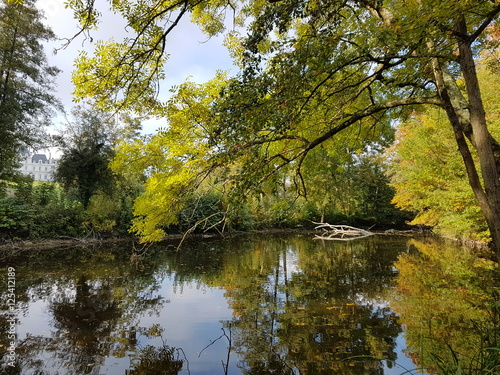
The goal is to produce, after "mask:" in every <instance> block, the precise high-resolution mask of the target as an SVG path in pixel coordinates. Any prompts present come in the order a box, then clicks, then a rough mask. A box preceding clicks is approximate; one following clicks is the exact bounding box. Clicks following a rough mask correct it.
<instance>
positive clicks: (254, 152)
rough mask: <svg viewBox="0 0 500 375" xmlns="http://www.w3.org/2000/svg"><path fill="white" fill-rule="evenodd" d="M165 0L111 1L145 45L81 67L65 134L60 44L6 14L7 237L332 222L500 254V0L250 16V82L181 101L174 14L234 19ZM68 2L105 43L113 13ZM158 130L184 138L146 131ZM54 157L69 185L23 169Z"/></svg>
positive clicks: (115, 46)
mask: <svg viewBox="0 0 500 375" xmlns="http://www.w3.org/2000/svg"><path fill="white" fill-rule="evenodd" d="M153 3H154V2H153ZM153 3H151V4H149V3H148V2H144V3H143V2H141V3H137V4H133V5H130V4H128V3H126V2H125V3H124V2H122V1H116V0H115V1H113V2H112V3H111V4H110V6H111V8H112V10H114V11H115V12H116V13H117V14H119V15H120V16H121V17H123V19H124V20H125V21H126V22H127V24H128V26H129V28H130V32H131V33H132V35H133V37H131V38H128V39H125V40H123V41H121V42H120V41H114V40H113V41H100V42H99V48H96V49H95V51H94V52H93V53H89V52H82V53H81V54H80V55H79V57H78V58H77V60H76V62H75V66H76V69H75V71H74V72H73V83H74V84H75V92H74V95H75V100H77V101H80V104H79V105H78V106H76V107H75V108H74V109H73V110H72V113H71V115H70V116H69V120H68V124H67V127H66V129H65V131H64V132H62V133H61V134H60V135H59V136H55V137H54V136H53V137H48V136H46V134H45V133H43V132H42V130H43V129H44V128H46V127H47V126H48V125H49V123H50V115H51V114H52V112H53V111H57V110H59V109H60V104H59V102H58V100H57V99H56V98H55V97H54V96H53V95H52V94H51V91H50V87H51V85H52V82H53V78H54V77H55V76H56V74H57V72H58V70H57V68H56V67H50V66H49V65H48V64H47V59H46V56H45V54H44V51H43V42H44V41H47V40H52V39H54V38H55V35H53V33H52V32H51V31H50V29H49V28H47V27H46V26H44V24H43V21H42V15H41V13H40V11H39V10H37V8H36V7H35V6H34V4H35V2H34V1H32V0H25V1H24V2H23V3H22V4H16V3H14V2H9V1H6V0H4V1H3V2H2V6H1V13H0V16H1V20H0V21H1V24H0V34H1V35H2V36H3V38H2V42H1V43H0V54H1V56H0V61H1V64H2V65H1V70H0V73H1V74H0V85H1V86H0V92H1V95H0V113H1V114H2V128H1V131H2V134H1V135H2V136H1V137H0V142H1V154H0V156H1V158H0V168H1V169H0V178H2V181H3V189H2V192H1V196H0V234H1V236H2V238H3V239H16V238H54V237H61V236H71V237H81V236H89V235H92V236H123V235H126V234H130V233H132V234H134V235H138V236H139V237H140V238H141V240H142V241H157V240H160V239H162V238H163V236H165V234H167V233H173V232H175V233H177V232H186V231H197V232H203V231H215V232H217V231H218V232H223V231H236V230H257V229H263V228H310V227H313V226H314V224H313V223H314V222H329V223H332V224H350V225H357V226H362V227H370V228H373V229H375V230H377V229H387V228H400V227H403V226H405V225H419V226H425V227H429V228H433V230H434V231H435V232H436V233H438V234H442V235H446V236H450V237H455V238H460V239H473V240H481V241H490V240H492V243H493V248H500V247H499V246H500V244H497V242H498V240H499V238H497V237H498V236H499V235H500V234H499V233H500V232H499V228H500V226H499V221H500V218H499V215H497V213H498V212H497V211H498V210H499V208H500V203H499V199H498V196H499V194H498V192H500V190H499V189H500V182H499V179H498V173H499V170H500V168H498V167H497V166H498V165H499V164H500V161H499V160H500V156H499V155H500V145H499V144H498V142H497V141H496V139H498V137H499V136H500V134H499V133H500V125H499V123H498V115H499V109H498V105H497V103H498V102H499V101H498V98H497V96H498V94H497V93H498V92H499V90H498V88H499V87H498V83H497V82H498V81H499V80H498V78H499V74H500V73H499V67H500V62H499V59H498V41H499V37H498V34H499V32H498V28H497V26H496V19H497V17H498V15H499V14H500V6H499V5H498V4H496V3H495V2H491V1H480V0H475V1H470V2H465V3H463V4H462V3H459V4H457V2H455V1H452V0H450V1H442V2H441V3H440V4H439V6H436V4H434V2H433V1H430V0H429V1H415V2H410V3H411V4H409V5H408V6H404V7H401V6H399V5H397V4H392V3H391V4H382V2H378V1H355V2H352V4H347V3H345V4H344V3H342V2H333V3H331V4H330V3H328V4H327V3H324V4H321V6H320V4H319V3H317V2H316V1H312V0H311V1H306V2H303V3H302V2H301V4H298V3H292V2H288V1H285V0H282V1H277V2H269V3H266V4H262V3H261V2H258V1H242V2H235V4H232V5H231V8H232V9H233V11H234V12H235V18H234V22H236V24H237V25H238V28H234V29H233V30H230V31H228V32H227V35H226V44H227V47H228V48H229V50H230V52H231V54H232V56H233V58H234V61H235V64H236V65H237V66H238V67H239V68H240V72H238V73H237V74H236V75H235V76H233V77H230V76H229V74H228V73H224V72H218V73H217V74H216V76H215V77H214V78H213V79H212V80H210V81H208V82H205V83H194V82H190V81H187V82H185V83H183V84H181V85H179V86H176V87H174V88H172V90H171V91H172V95H171V97H170V98H169V99H168V100H166V101H161V100H160V98H159V96H158V87H159V86H160V85H161V83H162V80H163V78H165V72H164V71H163V64H164V62H165V59H166V58H167V54H166V53H165V50H166V49H165V48H166V47H165V46H166V45H168V43H166V40H167V36H168V35H169V33H170V31H171V29H172V27H173V26H175V24H176V22H174V23H173V24H172V25H171V26H172V27H166V26H165V23H166V24H168V23H169V22H172V18H169V17H174V15H175V17H179V19H180V18H181V17H182V16H183V15H184V14H191V15H192V17H193V21H194V22H196V23H198V24H199V25H200V26H201V28H202V29H203V30H204V31H205V32H206V33H207V34H208V35H212V36H213V35H217V34H219V33H222V32H225V24H224V15H223V14H225V11H226V10H227V7H228V4H226V3H224V4H222V3H221V4H219V3H217V4H216V3H215V2H214V3H212V2H205V1H201V2H200V3H197V4H195V5H193V4H190V3H189V2H183V1H181V2H179V3H175V4H174V3H172V4H170V5H168V4H167V3H168V2H162V3H154V4H153ZM126 4H128V5H126ZM125 5H126V6H125ZM68 6H69V7H71V8H72V9H74V11H75V17H76V19H77V20H78V21H79V22H80V25H81V27H82V33H83V34H86V33H90V32H91V30H92V28H93V27H97V24H98V20H99V16H100V14H99V12H97V10H96V9H95V8H94V6H93V3H88V4H86V5H84V4H82V3H80V2H79V1H69V2H68ZM176 12H177V13H176ZM416 14H418V17H416V16H415V15H416ZM138 15H142V16H141V17H139V16H138ZM13 20H14V21H13ZM247 21H248V22H247ZM162 22H163V23H162ZM162 25H163V26H162ZM240 28H241V29H240ZM238 30H240V31H239V32H238ZM242 30H245V32H243V31H242ZM367 30H368V31H369V32H368V31H367ZM61 53H64V50H63V51H62V52H61ZM25 93H29V94H28V95H25ZM147 116H154V117H156V118H162V119H164V120H165V123H166V124H167V125H166V126H165V127H164V128H162V129H159V130H158V131H157V132H156V133H155V134H152V135H143V134H142V133H141V122H142V121H143V119H144V118H146V117H147ZM4 133H5V134H4ZM42 146H51V147H58V148H59V149H60V150H61V152H62V157H61V160H60V162H59V164H58V169H57V172H56V174H55V180H56V182H54V183H41V182H36V181H33V180H31V179H30V178H29V177H28V178H26V177H22V176H20V175H19V173H18V172H16V165H17V164H16V163H18V161H19V158H18V152H19V150H20V149H21V148H23V147H31V148H32V149H37V148H40V147H42Z"/></svg>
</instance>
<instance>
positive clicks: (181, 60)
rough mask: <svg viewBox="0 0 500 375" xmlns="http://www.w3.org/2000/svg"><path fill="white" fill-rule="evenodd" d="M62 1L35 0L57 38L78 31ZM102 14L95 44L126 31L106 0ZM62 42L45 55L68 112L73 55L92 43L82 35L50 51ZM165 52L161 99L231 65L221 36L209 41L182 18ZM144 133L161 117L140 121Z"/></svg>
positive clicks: (158, 123) (58, 43)
mask: <svg viewBox="0 0 500 375" xmlns="http://www.w3.org/2000/svg"><path fill="white" fill-rule="evenodd" d="M64 1H65V0H38V4H37V6H38V7H39V8H41V9H42V10H43V11H44V13H45V17H46V19H47V24H48V25H49V26H50V27H51V28H52V30H53V31H54V32H55V34H56V35H57V36H58V37H59V38H70V37H71V36H73V35H74V34H75V33H76V32H77V23H76V21H75V20H74V19H73V14H72V11H71V10H70V9H66V8H65V6H64ZM96 3H97V4H99V6H103V7H102V8H100V11H101V12H102V13H103V17H102V20H101V24H100V28H99V30H98V31H97V32H93V33H92V37H93V39H94V43H95V42H96V41H97V40H99V39H101V40H108V39H109V38H114V39H115V40H117V41H118V40H120V39H121V38H122V37H123V36H124V35H126V31H125V29H124V23H123V20H122V19H121V18H120V17H119V16H117V15H114V14H112V13H111V12H109V11H108V9H107V8H106V6H107V5H108V2H107V1H105V0H98V1H96ZM62 43H63V42H62V41H54V42H51V43H49V44H48V46H47V50H46V53H47V57H48V59H49V63H50V64H51V65H55V66H57V67H58V68H59V69H61V70H62V72H61V73H60V75H59V77H58V79H57V88H56V95H58V96H59V98H60V99H61V100H62V102H63V105H64V107H65V109H66V111H67V112H69V111H70V110H71V108H72V106H73V105H75V103H73V102H72V95H71V93H72V91H73V85H72V82H71V71H72V70H73V61H74V58H75V57H76V56H77V55H78V51H79V50H87V51H91V50H92V49H93V44H92V43H91V42H90V41H88V40H84V38H83V37H82V36H81V37H79V38H78V39H76V40H74V41H73V42H72V43H71V44H70V46H69V47H67V48H66V49H63V50H59V51H58V52H57V54H53V50H54V49H55V48H59V47H61V45H62ZM167 52H168V53H169V55H170V57H169V60H168V61H167V64H166V66H165V72H166V75H167V78H166V80H165V81H164V82H163V84H162V86H161V92H162V95H163V96H162V97H161V98H162V99H164V98H165V99H166V98H167V97H166V96H165V95H167V94H166V93H168V90H169V89H170V87H171V86H173V85H179V84H181V83H183V82H185V81H186V80H187V79H188V78H189V80H191V81H194V82H198V83H202V82H206V81H208V80H209V79H211V78H213V77H214V75H215V71H216V70H228V69H231V68H232V67H233V68H234V66H233V65H232V60H231V58H230V56H229V52H228V51H227V49H226V48H225V47H224V46H223V45H222V37H217V38H212V39H210V40H208V39H207V37H206V36H205V35H204V34H203V33H202V32H201V31H200V30H199V28H198V26H196V25H194V24H191V23H190V22H188V19H185V20H184V22H181V23H180V24H179V25H178V26H177V27H176V28H175V29H174V30H173V33H172V34H171V36H170V37H169V39H168V40H167ZM54 122H55V123H56V124H55V127H56V128H61V125H60V124H62V123H64V118H63V117H62V116H58V118H56V119H55V121H54ZM143 125H144V129H143V132H144V133H145V134H150V133H153V132H154V131H155V130H156V128H158V127H159V126H165V125H166V124H165V122H164V120H150V121H147V122H146V123H144V124H143Z"/></svg>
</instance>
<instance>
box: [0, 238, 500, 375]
mask: <svg viewBox="0 0 500 375" xmlns="http://www.w3.org/2000/svg"><path fill="white" fill-rule="evenodd" d="M310 237H311V236H309V235H292V236H286V237H282V236H265V237H264V236H241V237H236V238H232V239H227V240H223V241H222V240H205V241H203V242H193V243H187V244H186V246H185V247H184V248H183V249H182V250H181V251H176V250H175V247H174V246H171V247H169V246H164V247H160V246H158V247H151V248H149V249H148V250H147V251H146V252H145V253H144V254H143V255H142V256H141V259H136V260H137V261H140V263H138V262H137V261H136V262H134V263H131V262H130V254H131V250H130V248H128V247H122V248H113V249H65V250H54V251H47V252H44V253H43V254H27V255H26V256H25V257H18V258H17V259H10V260H7V261H5V263H4V264H1V265H0V266H1V267H2V268H0V272H3V274H4V275H5V274H6V272H7V271H6V269H7V267H15V268H16V270H17V273H16V278H17V279H16V295H17V302H18V303H19V306H20V309H19V310H18V311H17V318H18V320H19V324H18V326H17V348H16V354H17V358H18V362H17V367H14V368H13V367H9V366H7V365H6V364H5V362H4V363H2V366H3V368H2V369H3V371H4V372H5V373H12V374H95V375H97V374H120V375H121V374H129V375H138V374H161V373H164V374H169V375H170V374H193V375H194V374H284V375H288V374H304V375H306V374H332V373H335V374H401V373H403V372H404V371H405V369H413V368H415V366H421V367H426V368H427V369H430V371H432V365H428V364H427V359H426V358H425V356H422V353H421V351H419V350H420V349H419V348H422V345H427V347H426V351H429V350H437V348H438V346H439V345H441V344H442V343H443V342H446V340H448V342H450V341H451V342H453V343H454V344H455V341H456V345H457V347H460V345H464V344H466V343H467V344H469V345H472V342H473V341H472V340H470V339H469V336H468V335H470V334H473V333H474V332H472V331H474V330H473V329H472V328H473V327H474V325H473V324H472V323H468V322H469V321H472V320H473V321H474V322H477V321H481V322H483V321H485V317H486V316H487V314H486V313H485V312H484V309H482V306H484V305H486V304H488V303H491V301H492V300H491V298H490V297H488V295H491V293H492V292H491V290H490V291H489V290H486V289H484V288H483V287H482V283H484V282H488V283H489V285H491V287H492V288H493V287H494V285H498V284H494V283H495V282H496V280H494V279H493V278H492V276H491V273H489V272H491V268H492V264H490V263H487V262H486V263H485V262H483V263H481V262H479V263H477V262H478V261H477V260H472V258H470V259H469V258H467V256H465V255H463V256H461V255H460V256H459V258H458V259H459V260H460V261H459V262H458V263H460V264H462V263H463V266H464V268H463V269H461V270H457V269H456V268H454V265H455V263H457V261H454V259H455V258H454V256H456V254H461V253H456V252H454V250H450V255H449V259H448V258H446V256H443V255H442V253H443V250H442V249H441V248H439V247H438V248H437V249H436V250H433V251H434V253H433V252H432V251H431V250H428V249H427V248H423V247H422V245H420V244H419V243H418V242H416V241H413V242H412V243H411V244H410V245H411V246H410V247H408V243H407V240H406V239H404V238H383V239H377V238H373V237H372V238H367V239H364V240H358V241H355V242H349V243H337V242H325V243H322V242H318V241H313V240H311V238H310ZM436 246H437V245H436ZM417 248H418V250H420V251H421V255H417V254H418V252H417V251H416V249H417ZM408 249H410V250H411V251H410V252H411V254H408ZM402 253H405V255H403V256H400V255H401V254H402ZM430 254H435V255H430ZM433 257H434V258H436V259H437V260H439V261H441V263H439V264H440V265H438V266H436V265H433V264H431V260H432V261H435V260H436V259H434V258H433ZM474 259H476V258H474ZM471 262H472V263H471ZM137 264H140V267H137ZM452 265H453V267H452ZM395 266H396V267H397V268H396V267H395ZM483 266H484V267H483ZM488 267H489V268H490V270H489V271H488V270H487V268H488ZM398 269H399V275H398ZM471 270H472V271H471ZM478 270H481V271H480V274H478V273H477V272H476V271H478ZM471 272H472V273H471ZM478 272H479V271H478ZM443 275H444V276H443ZM478 275H479V276H478ZM396 276H397V279H396ZM472 279H474V280H472ZM443 280H445V282H444V281H443ZM396 281H397V283H398V284H396ZM457 282H458V285H459V286H455V283H457ZM443 285H447V286H449V289H448V292H445V291H444V290H443ZM429 287H431V292H429V291H428V290H427V288H429ZM0 288H1V289H0V293H1V295H2V296H6V295H7V294H8V290H7V286H6V285H3V284H2V285H1V287H0ZM432 288H434V289H432ZM456 293H461V294H460V296H461V299H457V298H456V296H455V294H456ZM488 293H489V294H488ZM426 298H429V299H428V302H424V301H426ZM2 308H3V307H2ZM439 311H441V312H442V313H439ZM485 314H486V315H485ZM8 317H9V316H8V314H7V311H6V310H4V311H3V314H2V315H1V316H0V327H1V329H2V330H3V332H6V330H7V329H8V328H7V327H8V322H7V319H8ZM436 317H439V319H437V318H436ZM481 319H482V320H481ZM429 321H430V322H431V323H429ZM429 324H430V326H429ZM451 324H453V325H454V328H453V330H454V331H453V333H452V334H451V333H449V331H450V329H449V325H451ZM474 324H475V323H474ZM402 327H404V328H405V329H406V331H405V332H404V335H405V336H406V337H407V340H408V348H407V349H406V354H407V355H405V353H403V349H404V347H403V346H402V345H404V341H403V329H402ZM429 327H431V328H432V329H431V330H430V331H429ZM476 328H477V326H476ZM476 331H477V330H476ZM429 333H431V334H433V335H435V336H436V337H438V338H439V340H441V341H439V340H434V341H432V344H428V343H423V341H422V340H423V337H428V336H429ZM438 341H439V342H438ZM0 345H1V346H0V356H5V355H6V354H7V347H8V346H9V341H8V339H7V337H6V335H3V336H2V337H0ZM429 345H430V346H432V347H430V346H429ZM445 347H446V346H445ZM438 353H442V352H438ZM412 361H413V363H412ZM413 373H415V374H416V373H417V371H413Z"/></svg>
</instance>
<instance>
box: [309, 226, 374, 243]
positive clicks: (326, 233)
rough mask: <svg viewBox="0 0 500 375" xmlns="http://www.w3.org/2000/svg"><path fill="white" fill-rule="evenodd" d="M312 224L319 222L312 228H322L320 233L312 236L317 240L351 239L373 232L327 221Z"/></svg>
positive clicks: (367, 235) (363, 236)
mask: <svg viewBox="0 0 500 375" xmlns="http://www.w3.org/2000/svg"><path fill="white" fill-rule="evenodd" d="M314 224H319V225H318V226H317V227H316V228H314V229H323V234H322V235H316V236H315V237H314V238H315V239H319V240H335V241H351V240H356V239H359V238H365V237H369V236H373V235H374V234H375V233H372V232H370V231H367V230H364V229H360V228H355V227H351V226H349V225H334V224H328V223H314Z"/></svg>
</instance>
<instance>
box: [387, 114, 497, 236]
mask: <svg viewBox="0 0 500 375" xmlns="http://www.w3.org/2000/svg"><path fill="white" fill-rule="evenodd" d="M443 121H446V117H445V114H444V113H443V111H437V110H432V109H429V110H428V111H426V113H419V114H415V115H414V116H413V117H412V118H411V119H410V120H408V121H406V122H405V123H403V124H401V125H399V127H398V132H397V136H396V142H395V143H394V145H393V146H392V147H391V148H390V149H389V150H388V152H389V155H391V156H390V157H391V162H392V167H391V169H392V173H393V174H392V177H391V180H392V185H393V186H394V187H395V189H396V195H395V197H394V203H395V204H396V205H398V207H401V208H402V209H405V210H408V211H413V212H416V213H417V215H416V217H415V219H414V220H413V222H412V224H417V225H418V224H420V225H427V226H432V227H434V230H435V231H436V232H437V233H439V234H443V235H448V236H454V237H457V238H461V239H464V240H467V239H476V240H481V239H483V240H484V239H486V238H487V237H488V235H487V226H486V223H485V222H484V218H483V216H482V215H481V210H480V208H479V207H478V205H477V204H476V202H475V199H474V194H473V192H472V191H471V189H470V187H469V186H468V184H467V176H466V171H465V168H464V165H463V163H462V161H461V160H460V155H459V154H458V153H457V152H456V143H455V142H454V141H453V138H452V129H450V128H448V127H443V126H442V122H443ZM485 232H486V233H485Z"/></svg>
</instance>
